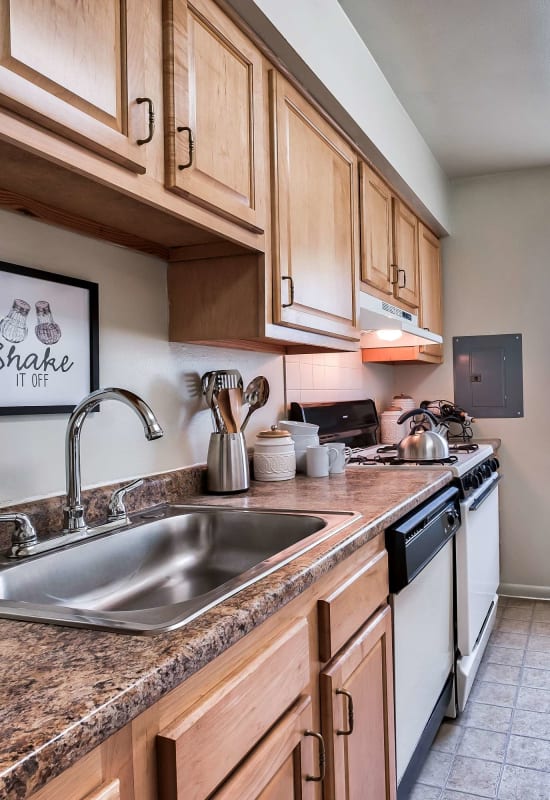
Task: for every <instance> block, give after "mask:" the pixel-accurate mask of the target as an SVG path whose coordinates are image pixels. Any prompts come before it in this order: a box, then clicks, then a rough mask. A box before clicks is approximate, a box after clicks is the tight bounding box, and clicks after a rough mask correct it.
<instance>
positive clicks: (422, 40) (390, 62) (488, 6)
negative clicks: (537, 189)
mask: <svg viewBox="0 0 550 800" xmlns="http://www.w3.org/2000/svg"><path fill="white" fill-rule="evenodd" d="M339 2H340V5H341V6H342V8H343V9H344V11H345V12H346V14H347V16H348V17H349V19H350V20H351V22H352V23H353V25H354V27H355V29H356V30H357V32H358V33H359V35H360V36H361V37H362V39H363V40H364V42H365V44H366V45H367V47H368V49H369V50H370V52H371V54H372V55H373V57H374V59H375V61H376V62H377V64H378V66H379V67H380V69H381V70H382V72H383V73H384V75H385V76H386V78H387V80H388V81H389V83H390V85H391V86H392V88H393V90H394V92H395V94H396V95H397V97H398V98H399V99H400V101H401V102H402V104H403V106H404V107H405V109H406V110H407V112H408V114H409V116H410V117H411V118H412V120H413V121H414V123H415V124H416V126H417V128H418V129H419V131H420V133H421V134H422V135H423V137H424V139H425V140H426V142H427V143H428V145H429V147H430V149H431V150H432V152H433V153H434V155H435V157H436V158H437V160H438V161H439V163H440V164H441V166H442V168H443V169H444V170H445V172H446V173H447V174H448V175H449V176H450V177H458V176H466V175H479V174H485V173H490V172H499V171H501V170H509V169H521V168H528V167H538V166H548V165H550V0H339Z"/></svg>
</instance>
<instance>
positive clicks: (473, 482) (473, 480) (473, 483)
mask: <svg viewBox="0 0 550 800" xmlns="http://www.w3.org/2000/svg"><path fill="white" fill-rule="evenodd" d="M469 478H470V487H471V488H472V489H477V488H478V487H479V485H480V483H481V481H480V480H479V475H478V474H477V469H474V470H472V471H471V472H470V473H469Z"/></svg>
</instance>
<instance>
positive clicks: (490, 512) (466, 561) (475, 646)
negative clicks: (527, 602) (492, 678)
mask: <svg viewBox="0 0 550 800" xmlns="http://www.w3.org/2000/svg"><path fill="white" fill-rule="evenodd" d="M499 480H500V475H499V474H498V473H497V472H492V473H491V474H490V475H487V476H486V479H485V480H484V482H483V483H482V485H481V486H480V487H478V488H477V489H476V490H475V491H474V492H473V493H472V494H471V495H470V496H469V497H466V498H463V499H462V500H461V502H460V512H461V517H462V526H461V528H460V530H459V532H458V533H457V536H456V594H457V637H458V641H457V644H458V654H459V656H458V659H457V666H456V689H457V701H458V710H459V711H463V710H464V706H465V705H466V700H467V699H468V695H469V693H470V690H471V688H472V684H473V681H474V677H475V674H476V672H477V668H478V666H479V662H480V660H481V656H482V655H483V651H484V650H485V646H486V644H487V640H488V638H489V636H490V633H491V631H492V629H493V627H494V624H495V617H496V608H497V603H498V595H497V589H498V584H499V512H498V481H499Z"/></svg>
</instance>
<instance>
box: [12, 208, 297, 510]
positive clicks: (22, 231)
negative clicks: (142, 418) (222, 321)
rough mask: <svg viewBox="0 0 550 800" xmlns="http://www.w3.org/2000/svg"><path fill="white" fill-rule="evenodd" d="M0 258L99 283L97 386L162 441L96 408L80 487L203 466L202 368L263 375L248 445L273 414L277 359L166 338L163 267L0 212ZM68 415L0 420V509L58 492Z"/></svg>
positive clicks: (278, 391)
mask: <svg viewBox="0 0 550 800" xmlns="http://www.w3.org/2000/svg"><path fill="white" fill-rule="evenodd" d="M0 261H7V262H12V263H16V264H21V265H23V266H28V267H35V268H38V269H40V268H42V269H45V270H48V271H50V272H55V273H60V274H63V275H71V276H73V277H78V278H84V279H86V280H92V281H96V282H98V283H99V317H100V385H101V386H121V387H125V388H129V389H131V390H133V391H135V392H136V393H137V394H139V395H141V396H142V397H143V398H144V399H145V400H146V401H147V402H148V403H150V405H151V407H152V408H153V410H154V411H155V413H156V414H157V416H158V419H159V421H160V423H161V425H162V426H163V428H164V431H165V436H164V438H162V439H160V440H158V441H155V442H147V441H146V440H145V438H144V436H143V432H142V431H143V429H142V426H141V424H140V422H139V420H138V419H137V417H135V415H134V414H133V413H132V411H131V410H130V409H128V408H127V407H125V406H123V405H122V404H121V403H116V402H106V403H104V404H103V406H102V411H101V412H100V413H99V414H92V415H91V416H90V417H89V418H88V419H87V421H86V423H85V426H84V429H83V432H82V478H83V484H84V486H90V485H95V484H101V483H110V482H113V481H116V480H123V479H126V478H132V477H134V476H137V475H146V474H151V473H154V472H162V471H164V470H170V469H177V468H179V467H182V466H184V465H189V464H194V463H204V462H205V460H206V452H207V446H208V438H209V434H210V431H211V420H210V411H209V410H208V409H206V407H205V406H204V404H203V400H202V397H201V396H200V394H199V392H198V390H197V381H198V379H199V377H200V375H201V374H202V373H203V372H206V371H207V370H209V369H215V368H224V367H236V368H238V369H240V370H241V372H242V375H243V378H244V381H245V383H246V382H247V381H248V380H250V378H252V377H254V376H255V375H258V374H262V375H265V376H266V377H267V378H268V380H269V382H270V385H271V397H270V400H269V402H268V404H267V406H266V407H265V408H264V409H261V410H259V411H258V412H256V414H255V415H254V416H253V417H252V420H251V422H250V425H249V427H248V431H247V433H248V436H247V438H248V442H249V444H251V443H252V441H253V436H254V432H255V431H256V430H258V429H259V428H262V427H266V425H268V424H271V423H272V422H273V421H275V420H276V419H277V418H278V417H279V416H280V414H281V412H282V409H283V405H284V403H283V359H282V356H273V355H268V354H267V355H266V354H257V353H249V352H244V351H238V350H222V349H220V348H213V347H199V346H194V345H186V344H170V343H169V342H168V303H167V294H166V265H165V264H164V263H163V262H162V261H159V260H158V259H155V258H152V257H149V256H146V255H142V254H138V253H134V252H133V251H130V250H126V249H124V248H121V247H116V246H114V245H110V244H106V243H104V242H99V241H95V240H93V239H89V238H86V237H84V236H79V235H77V234H74V233H69V232H67V231H63V230H60V229H57V228H53V227H50V226H48V225H45V224H43V223H40V222H36V221H34V220H30V219H28V218H25V217H22V216H17V215H15V214H9V213H7V212H0ZM6 311H7V309H0V316H2V315H3V314H5V313H6ZM67 418H68V417H67V415H40V416H24V417H16V416H11V417H4V416H0V441H1V443H2V459H1V460H0V503H2V504H7V503H12V502H18V501H23V500H25V499H28V498H30V497H38V496H44V495H47V494H57V493H61V492H63V491H64V487H65V478H64V437H65V429H66V424H67Z"/></svg>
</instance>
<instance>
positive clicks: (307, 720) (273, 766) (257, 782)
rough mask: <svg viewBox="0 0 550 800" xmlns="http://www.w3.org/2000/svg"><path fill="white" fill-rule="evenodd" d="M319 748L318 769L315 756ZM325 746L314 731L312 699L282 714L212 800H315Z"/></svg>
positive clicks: (299, 703)
mask: <svg viewBox="0 0 550 800" xmlns="http://www.w3.org/2000/svg"><path fill="white" fill-rule="evenodd" d="M313 747H316V748H317V752H318V759H317V764H318V766H317V767H316V766H315V765H314V762H315V759H314V757H313V754H312V749H313ZM324 752H325V751H324V744H323V742H322V739H320V738H319V734H318V733H315V731H314V730H313V714H312V709H311V698H310V697H308V696H305V697H302V698H300V699H299V700H298V701H297V702H296V703H295V704H294V705H293V706H292V708H290V709H289V710H288V711H287V712H286V714H283V716H282V717H281V719H280V720H279V722H277V724H276V725H274V726H273V728H272V729H271V730H270V731H269V733H267V734H266V735H265V737H264V738H263V739H262V741H261V742H260V744H258V746H257V747H255V748H254V750H253V751H252V752H251V753H250V755H249V756H248V757H247V758H246V759H245V760H244V762H243V763H242V764H241V765H240V766H239V767H237V769H236V770H235V772H234V773H233V774H232V775H231V777H230V778H228V780H227V781H226V782H225V783H224V784H223V785H222V786H221V787H220V789H219V790H218V791H217V792H214V794H213V795H212V800H236V798H239V800H313V798H314V797H315V792H314V787H315V783H317V782H319V781H320V780H321V778H322V770H323V768H324V767H323V761H322V756H324Z"/></svg>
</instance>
